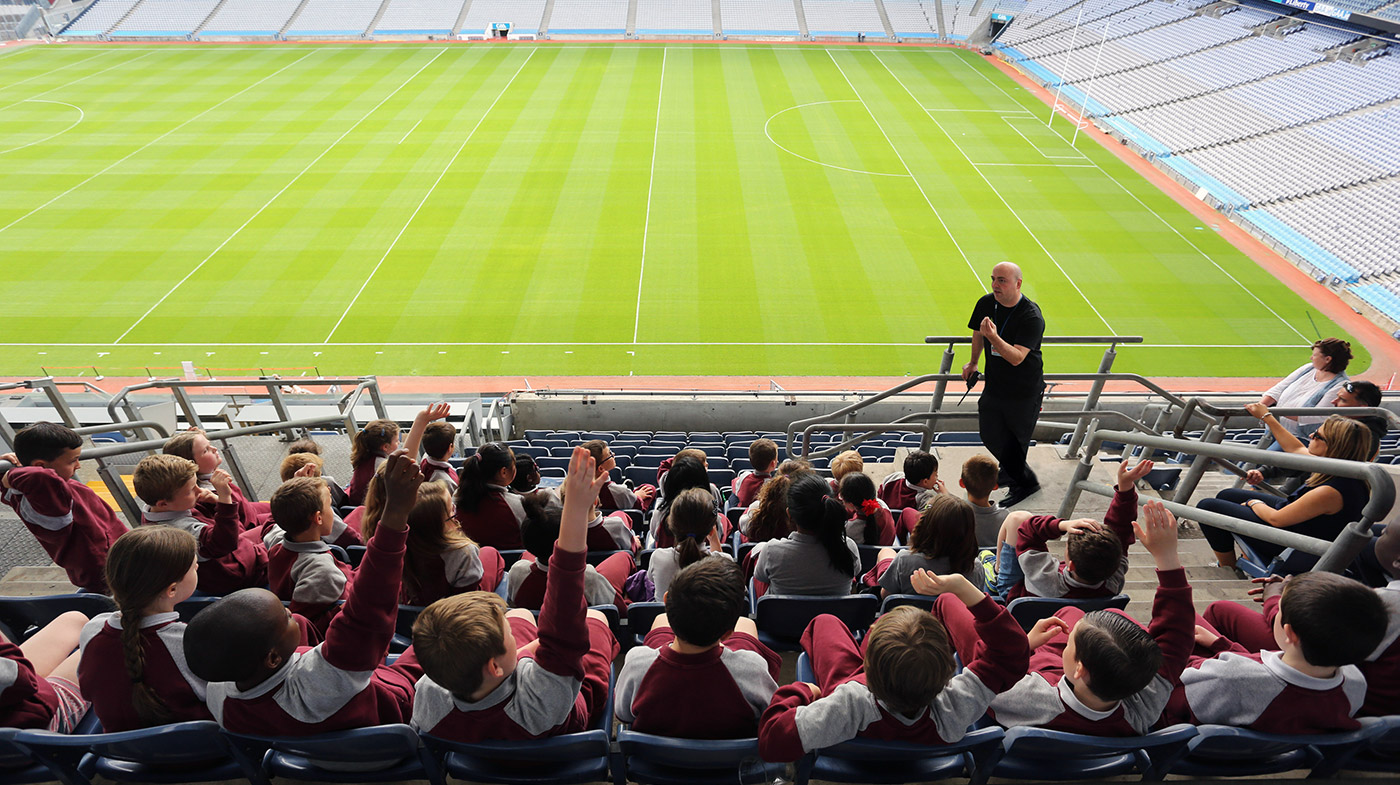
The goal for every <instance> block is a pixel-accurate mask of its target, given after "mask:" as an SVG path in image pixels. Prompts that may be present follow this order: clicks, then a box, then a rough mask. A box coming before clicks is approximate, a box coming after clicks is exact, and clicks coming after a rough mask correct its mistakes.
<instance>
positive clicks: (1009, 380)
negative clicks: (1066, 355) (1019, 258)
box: [967, 294, 1045, 397]
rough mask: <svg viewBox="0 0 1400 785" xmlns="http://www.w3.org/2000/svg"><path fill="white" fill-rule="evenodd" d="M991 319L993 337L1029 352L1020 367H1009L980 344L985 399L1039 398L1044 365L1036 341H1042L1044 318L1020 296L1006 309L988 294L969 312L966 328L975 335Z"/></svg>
mask: <svg viewBox="0 0 1400 785" xmlns="http://www.w3.org/2000/svg"><path fill="white" fill-rule="evenodd" d="M984 317H991V320H992V322H993V323H994V324H995V325H996V326H997V334H998V335H1000V336H1001V338H1002V340H1004V341H1006V342H1007V343H1009V344H1011V345H1012V346H1024V347H1026V348H1027V349H1030V353H1029V354H1027V355H1026V359H1024V360H1022V361H1021V364H1020V365H1012V364H1011V363H1009V362H1007V361H1006V360H1004V359H1002V357H1001V355H999V354H997V353H996V352H995V351H993V349H992V344H991V342H990V341H985V340H984V341H983V344H984V346H983V353H984V354H985V355H986V358H987V363H986V365H985V366H983V367H984V368H986V371H985V372H984V373H985V374H986V379H987V386H986V388H985V390H984V394H985V395H1009V396H1017V397H1019V396H1030V395H1039V394H1040V392H1041V391H1042V390H1044V389H1045V380H1044V370H1045V367H1044V363H1043V361H1042V360H1041V357H1040V339H1041V338H1043V337H1045V317H1043V316H1041V315H1040V306H1038V305H1036V304H1035V303H1033V302H1031V299H1030V298H1029V297H1026V296H1025V295H1021V299H1020V301H1019V302H1017V303H1016V304H1015V305H1014V306H1012V307H1010V308H1007V307H1005V306H1003V305H1001V304H1000V303H998V302H997V301H996V297H994V296H993V295H991V294H986V295H983V296H982V299H980V300H978V301H977V305H976V306H974V307H973V309H972V318H971V319H969V320H968V322H967V327H968V329H969V330H972V331H973V332H977V331H978V328H980V327H981V326H982V319H983V318H984Z"/></svg>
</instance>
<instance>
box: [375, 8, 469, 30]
mask: <svg viewBox="0 0 1400 785" xmlns="http://www.w3.org/2000/svg"><path fill="white" fill-rule="evenodd" d="M462 5H463V0H389V4H388V5H387V6H385V7H384V13H383V15H381V16H380V17H379V22H378V23H377V24H376V25H375V26H374V32H376V33H384V34H387V35H395V34H403V35H414V34H417V35H429V34H436V35H450V34H451V33H452V27H453V25H455V24H457V17H458V16H459V15H461V13H462Z"/></svg>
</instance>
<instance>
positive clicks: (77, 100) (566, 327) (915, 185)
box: [0, 43, 1369, 376]
mask: <svg viewBox="0 0 1400 785" xmlns="http://www.w3.org/2000/svg"><path fill="white" fill-rule="evenodd" d="M1048 115H1049V110H1048V108H1047V107H1046V106H1045V105H1044V104H1043V103H1042V102H1040V101H1039V100H1037V99H1036V98H1035V97H1034V96H1032V95H1030V94H1029V93H1027V92H1026V91H1025V90H1023V89H1022V88H1020V87H1018V86H1017V85H1016V84H1015V83H1014V82H1013V81H1011V80H1010V79H1007V78H1006V77H1005V76H1003V75H1002V74H1001V73H1000V72H998V71H997V70H996V69H995V68H993V67H992V66H991V65H990V64H988V63H986V62H984V61H983V60H982V59H981V58H980V57H978V56H977V55H975V54H973V53H971V52H967V51H963V50H956V49H923V48H854V47H832V48H821V47H816V46H765V45H713V44H712V45H704V44H694V45H692V44H686V43H680V44H668V45H660V44H657V45H638V44H617V45H614V44H588V45H557V44H541V45H524V44H518V45H485V44H482V45H450V46H443V45H432V44H425V45H374V46H365V45H349V46H346V45H326V46H290V45H289V46H199V45H176V46H168V45H167V46H158V45H152V46H141V45H128V46H110V47H104V46H34V47H28V48H24V49H18V50H9V51H7V52H5V53H3V54H0V163H3V166H4V174H3V177H4V182H5V187H4V188H3V189H0V257H3V259H4V260H5V262H4V263H3V264H0V301H3V302H5V303H6V304H7V308H6V310H7V312H8V315H9V318H8V319H7V320H6V321H7V324H6V329H5V331H4V333H3V334H4V338H3V339H0V374H5V375H24V374H34V373H38V372H39V369H40V367H44V368H47V369H48V370H49V371H52V372H55V373H59V374H72V373H76V372H77V370H76V369H79V368H84V367H87V366H96V367H97V368H99V369H100V370H101V371H102V372H103V373H106V374H109V375H123V374H126V373H132V372H135V373H141V374H143V375H144V371H143V370H141V369H152V372H154V373H167V372H168V371H163V370H157V369H169V368H172V367H177V366H178V365H179V363H180V361H183V360H189V361H193V362H194V363H195V364H196V366H198V367H199V368H206V367H207V368H213V369H215V370H214V372H215V373H223V374H228V373H231V372H232V369H254V368H263V369H273V368H280V369H310V368H313V367H314V368H319V369H320V371H322V372H323V373H327V374H330V373H380V374H391V375H408V374H430V375H473V376H475V375H496V374H512V375H514V374H529V375H544V374H578V375H585V374H586V375H595V374H616V375H627V374H636V375H672V374H767V375H822V376H828V375H837V376H840V375H901V374H917V373H924V372H928V371H931V370H934V369H935V368H936V365H937V361H938V354H939V350H938V349H937V348H935V347H929V346H926V345H924V344H923V337H924V336H925V335H943V334H955V335H965V334H967V332H968V331H967V329H966V324H967V318H968V315H969V313H970V311H971V307H972V303H973V301H974V299H975V298H976V297H977V296H979V295H980V294H982V293H983V291H984V288H985V287H984V282H985V281H986V277H987V274H988V273H989V272H990V268H991V266H992V265H993V264H994V263H995V262H997V261H1000V260H1002V259H1010V260H1013V261H1016V262H1018V263H1019V264H1020V265H1021V266H1022V267H1023V268H1024V270H1025V275H1026V284H1025V291H1026V293H1027V294H1028V295H1029V296H1031V297H1032V298H1033V299H1035V300H1036V301H1038V302H1039V303H1040V304H1041V306H1042V308H1043V310H1044V311H1045V313H1046V317H1047V321H1048V324H1049V330H1048V331H1049V333H1050V334H1053V335H1107V334H1117V335H1141V336H1143V337H1144V338H1145V340H1146V345H1144V346H1143V347H1140V348H1128V349H1125V350H1124V351H1123V352H1122V353H1121V355H1120V358H1119V363H1118V365H1117V366H1116V367H1117V369H1120V370H1132V371H1138V372H1143V373H1149V374H1153V375H1190V376H1198V375H1199V376H1256V375H1260V376H1269V375H1280V374H1282V373H1283V372H1285V371H1287V370H1290V369H1292V368H1294V367H1296V366H1297V365H1299V364H1301V363H1302V362H1304V361H1305V360H1306V358H1307V349H1306V346H1307V344H1308V343H1310V342H1311V340H1312V339H1313V338H1314V332H1313V329H1312V327H1311V325H1310V324H1309V321H1308V318H1309V317H1308V313H1307V306H1306V304H1305V303H1304V302H1303V301H1302V300H1301V299H1300V298H1299V297H1298V296H1297V295H1296V294H1294V293H1293V292H1291V291H1289V290H1288V288H1287V287H1285V286H1284V285H1283V284H1282V283H1280V282H1279V281H1277V280H1276V279H1274V278H1272V277H1271V276H1270V275H1268V274H1267V273H1266V272H1265V271H1264V270H1262V269H1261V268H1259V267H1258V266H1257V265H1256V264H1255V263H1253V262H1252V261H1251V260H1249V259H1248V258H1247V257H1245V256H1244V255H1243V254H1242V253H1240V252H1239V251H1237V250H1236V249H1234V248H1233V247H1232V246H1230V245H1229V244H1228V243H1226V242H1225V241H1224V240H1222V239H1221V238H1220V237H1219V236H1218V234H1217V233H1216V231H1215V228H1216V227H1212V226H1203V225H1202V224H1201V222H1200V221H1198V220H1197V219H1195V218H1194V217H1192V216H1191V214H1190V213H1188V212H1187V211H1186V210H1184V209H1182V208H1181V207H1180V206H1179V205H1177V204H1176V203H1175V202H1173V201H1172V200H1171V199H1170V198H1168V197H1167V196H1165V195H1164V194H1163V193H1162V192H1161V191H1159V190H1158V189H1156V188H1155V187H1154V186H1153V185H1152V184H1150V183H1149V182H1147V181H1145V180H1144V179H1142V178H1141V177H1140V176H1138V175H1137V174H1136V173H1134V172H1133V171H1132V170H1131V169H1129V168H1128V167H1127V166H1125V165H1124V164H1123V163H1121V162H1120V161H1119V160H1118V159H1117V158H1115V157H1114V156H1113V155H1112V154H1111V153H1109V152H1108V151H1106V150H1104V149H1103V148H1101V147H1100V146H1099V145H1098V143H1097V142H1095V141H1093V140H1091V139H1088V138H1087V137H1085V136H1082V135H1081V136H1080V137H1079V139H1078V140H1077V144H1075V145H1073V146H1072V145H1071V143H1070V141H1071V138H1072V133H1073V130H1074V128H1073V126H1072V125H1071V124H1070V123H1069V122H1068V121H1066V120H1063V119H1057V121H1056V122H1055V123H1053V124H1052V125H1050V126H1047V124H1046V120H1047V116H1048ZM1315 318H1316V320H1317V324H1318V328H1319V329H1320V330H1321V331H1322V333H1323V334H1324V335H1326V334H1338V335H1341V334H1343V333H1342V332H1341V330H1340V329H1339V328H1337V327H1336V326H1335V325H1334V324H1332V323H1331V322H1328V321H1326V320H1325V319H1323V318H1322V317H1320V316H1317V317H1315ZM1358 348H1359V347H1358ZM964 351H965V350H964ZM1100 351H1101V349H1091V348H1084V347H1081V348H1058V349H1053V350H1050V351H1048V352H1047V364H1048V366H1049V367H1050V369H1052V370H1066V371H1068V370H1093V367H1094V366H1095V365H1096V361H1095V358H1096V357H1097V356H1098V354H1099V353H1100ZM960 362H961V361H960ZM1368 362H1369V360H1368V358H1366V357H1360V358H1359V362H1358V363H1357V364H1355V365H1354V366H1353V367H1354V368H1361V367H1364V366H1365V365H1366V364H1367V363H1368ZM65 369H66V370H65ZM293 372H300V371H293Z"/></svg>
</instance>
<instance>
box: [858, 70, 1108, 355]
mask: <svg viewBox="0 0 1400 785" xmlns="http://www.w3.org/2000/svg"><path fill="white" fill-rule="evenodd" d="M872 54H873V55H874V56H875V59H876V60H877V61H879V63H880V65H882V66H884V68H885V71H886V72H888V73H889V75H890V76H893V77H894V80H895V81H896V82H898V83H899V86H900V87H902V88H904V92H906V93H908V94H909V98H910V99H911V100H913V101H914V103H915V104H917V105H918V107H919V108H920V109H923V107H924V104H923V102H922V101H920V100H919V97H918V96H916V95H914V91H912V90H910V89H909V86H908V85H906V84H905V83H904V80H903V79H900V78H899V74H896V73H895V72H894V71H893V70H892V69H891V68H890V66H889V64H888V63H886V62H885V60H884V58H882V57H880V55H879V54H878V53H874V52H872ZM924 114H925V115H926V116H927V117H928V119H930V120H932V121H933V124H934V125H936V126H938V130H940V131H942V132H943V135H944V136H946V137H948V141H949V142H952V143H953V147H954V148H955V149H956V150H957V151H958V154H959V155H961V156H962V157H963V158H964V159H966V160H967V163H968V165H969V166H971V167H972V171H974V172H976V173H977V176H978V177H980V178H982V182H984V183H986V184H987V187H988V188H990V189H992V193H994V194H996V197H997V199H1000V200H1001V203H1002V204H1003V205H1005V206H1006V209H1007V210H1010V211H1011V214H1012V215H1013V216H1015V217H1016V222H1017V223H1019V224H1020V225H1021V228H1022V229H1025V230H1026V234H1028V235H1030V237H1031V239H1032V240H1034V241H1035V244H1036V245H1038V246H1040V250H1041V252H1042V253H1044V254H1045V257H1046V258H1047V259H1049V260H1050V262H1051V263H1052V264H1054V265H1055V267H1056V268H1057V269H1059V271H1060V274H1061V275H1063V276H1064V277H1065V280H1066V281H1069V285H1070V286H1073V287H1074V290H1075V291H1076V292H1078V293H1079V296H1080V297H1082V298H1084V302H1085V304H1087V305H1088V306H1089V310H1091V311H1093V312H1094V315H1095V316H1097V317H1099V321H1101V322H1103V326H1104V327H1105V328H1107V329H1108V334H1109V335H1117V334H1118V333H1117V332H1116V331H1115V330H1114V329H1113V325H1111V324H1109V323H1108V320H1107V319H1105V318H1104V317H1103V314H1102V313H1099V309H1098V308H1096V307H1095V306H1094V302H1093V301H1092V300H1090V299H1089V295H1087V294H1085V293H1084V290H1083V289H1080V288H1079V284H1077V283H1075V281H1074V278H1072V277H1071V276H1070V274H1069V272H1068V271H1066V270H1065V268H1064V267H1063V266H1061V265H1060V261H1059V260H1058V259H1056V258H1055V255H1054V254H1052V253H1050V249H1049V248H1046V247H1045V243H1042V242H1041V241H1040V237H1038V236H1037V235H1036V233H1035V232H1033V231H1031V228H1030V226H1028V225H1027V224H1026V222H1025V220H1024V219H1023V218H1021V214H1020V213H1019V212H1017V211H1016V208H1014V207H1012V206H1011V203H1010V202H1008V201H1006V197H1005V196H1002V195H1001V191H999V190H997V187H996V186H995V185H992V181H991V180H988V179H987V175H986V174H984V173H983V172H982V170H981V169H979V168H977V165H976V164H974V163H973V162H972V159H971V158H969V157H968V155H967V153H966V152H965V151H964V150H963V149H962V145H960V144H958V142H957V140H956V139H954V138H953V135H952V134H950V133H948V129H946V128H944V127H943V124H942V123H940V122H938V118H937V117H934V116H933V115H932V114H929V113H928V112H925V113H924Z"/></svg>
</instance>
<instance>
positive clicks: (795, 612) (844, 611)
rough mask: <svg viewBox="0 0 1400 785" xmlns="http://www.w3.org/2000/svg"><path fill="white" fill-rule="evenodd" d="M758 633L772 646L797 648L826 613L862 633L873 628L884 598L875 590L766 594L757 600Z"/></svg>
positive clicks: (853, 631)
mask: <svg viewBox="0 0 1400 785" xmlns="http://www.w3.org/2000/svg"><path fill="white" fill-rule="evenodd" d="M754 607H755V619H754V621H755V623H756V624H757V625H758V636H759V639H760V640H762V641H763V643H764V644H765V645H767V646H768V647H769V648H775V649H782V650H785V651H795V650H796V649H798V648H800V647H799V645H798V641H799V639H800V638H801V637H802V631H803V630H805V629H807V625H808V624H809V623H810V622H811V621H812V619H814V618H816V617H817V616H819V615H821V614H823V613H829V614H831V615H832V616H835V617H837V618H838V619H840V620H841V621H842V623H844V624H845V625H846V627H847V628H848V629H850V630H851V632H852V633H853V634H856V635H859V634H860V633H862V632H864V631H865V630H867V629H869V628H870V625H871V623H873V622H874V621H875V614H876V613H878V612H879V611H880V598H878V597H876V596H874V595H871V594H848V595H845V596H841V597H793V596H777V595H765V596H763V597H760V598H759V599H758V602H757V603H756V604H755V606H754Z"/></svg>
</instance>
